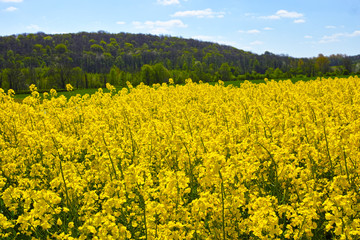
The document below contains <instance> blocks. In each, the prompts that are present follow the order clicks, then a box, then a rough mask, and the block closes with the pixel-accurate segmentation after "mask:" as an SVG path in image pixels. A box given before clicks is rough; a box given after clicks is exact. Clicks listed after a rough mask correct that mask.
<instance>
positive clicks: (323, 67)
mask: <svg viewBox="0 0 360 240" xmlns="http://www.w3.org/2000/svg"><path fill="white" fill-rule="evenodd" d="M315 69H316V71H317V72H320V73H323V74H324V73H327V72H328V71H329V70H330V61H329V59H328V58H327V57H325V56H324V55H323V54H319V56H318V57H317V58H316V60H315Z"/></svg>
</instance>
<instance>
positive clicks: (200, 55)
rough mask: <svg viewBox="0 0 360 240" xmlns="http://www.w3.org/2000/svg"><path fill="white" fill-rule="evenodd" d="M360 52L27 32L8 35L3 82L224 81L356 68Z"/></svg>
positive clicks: (1, 53) (3, 45) (0, 44)
mask: <svg viewBox="0 0 360 240" xmlns="http://www.w3.org/2000/svg"><path fill="white" fill-rule="evenodd" d="M357 60H358V58H356V57H354V58H351V57H346V56H342V55H334V56H333V58H331V57H325V56H322V55H319V57H317V58H301V59H298V58H293V57H289V56H286V55H275V54H272V53H270V52H265V53H264V54H261V55H258V54H254V53H251V52H247V51H243V50H239V49H236V48H234V47H230V46H226V45H221V44H216V43H211V42H204V41H199V40H194V39H184V38H181V37H171V36H155V35H150V34H131V33H118V34H110V33H107V32H104V31H99V32H96V33H88V32H80V33H74V34H46V33H43V32H39V33H36V34H19V35H12V36H4V37H0V71H1V72H0V87H2V88H4V89H8V88H12V89H15V90H21V89H27V87H28V86H29V85H30V84H32V83H34V84H36V85H37V86H38V87H39V88H41V89H49V88H65V84H66V83H71V84H73V85H74V86H76V87H78V88H89V87H101V86H104V85H105V83H106V82H110V83H112V84H114V85H125V83H126V81H130V82H131V83H133V84H138V83H139V82H141V81H143V82H145V83H147V84H152V83H158V82H163V81H167V80H168V78H169V77H172V78H173V79H174V80H175V82H178V83H179V82H182V81H184V80H185V79H186V78H192V79H193V80H194V81H199V80H202V81H217V80H218V79H222V80H223V81H229V80H238V79H256V78H264V77H268V78H283V77H286V78H290V77H292V76H298V75H306V76H316V75H319V76H322V75H325V74H326V75H327V76H328V75H334V74H342V73H344V72H345V73H351V72H353V70H354V69H355V67H354V66H355V65H354V64H355V63H356V61H357Z"/></svg>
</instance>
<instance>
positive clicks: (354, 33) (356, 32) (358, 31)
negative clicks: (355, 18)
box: [348, 30, 360, 37]
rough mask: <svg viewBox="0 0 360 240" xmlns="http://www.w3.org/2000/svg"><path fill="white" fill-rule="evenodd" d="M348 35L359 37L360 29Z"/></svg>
mask: <svg viewBox="0 0 360 240" xmlns="http://www.w3.org/2000/svg"><path fill="white" fill-rule="evenodd" d="M348 36H349V37H357V36H360V30H356V31H354V32H353V33H350V34H349V35H348Z"/></svg>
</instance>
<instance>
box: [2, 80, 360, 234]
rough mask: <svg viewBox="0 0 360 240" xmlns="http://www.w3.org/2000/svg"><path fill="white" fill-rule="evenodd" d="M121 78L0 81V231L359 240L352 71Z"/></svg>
mask: <svg viewBox="0 0 360 240" xmlns="http://www.w3.org/2000/svg"><path fill="white" fill-rule="evenodd" d="M127 85H128V87H127V88H123V89H121V90H119V91H117V90H116V88H115V87H114V86H112V85H110V84H107V85H106V88H107V89H109V90H110V92H107V93H105V92H104V91H102V89H99V91H98V92H97V93H95V94H94V95H91V96H89V95H84V96H80V95H77V96H73V97H71V98H69V99H66V98H65V97H64V96H59V97H57V93H56V90H54V89H52V90H50V92H49V93H44V95H43V97H41V96H40V94H39V93H38V91H37V88H36V86H35V85H31V86H30V90H31V92H32V94H31V96H29V97H27V98H26V99H24V101H23V103H17V102H15V101H14V99H13V96H14V92H13V91H12V90H9V91H8V92H7V93H5V92H4V91H3V90H2V89H0V160H1V161H0V189H1V191H0V236H1V238H3V239H14V238H15V239H16V238H18V239H359V238H360V216H359V212H360V207H359V206H360V203H359V201H360V197H359V191H360V179H359V174H360V168H359V165H360V161H359V159H360V151H359V149H360V118H359V116H360V91H359V89H360V88H359V78H358V77H349V78H334V79H332V78H329V79H325V78H323V79H317V80H314V81H310V82H297V83H295V84H293V83H291V81H289V80H288V81H280V82H275V81H271V80H266V81H265V83H264V84H257V85H256V84H252V83H250V82H245V83H243V84H242V85H241V86H240V87H239V88H235V87H232V86H228V87H225V86H224V83H223V82H222V81H219V83H218V84H217V85H215V86H211V85H209V84H206V83H194V82H192V80H191V79H186V85H184V86H180V85H174V84H173V80H172V79H170V80H169V85H168V84H162V85H160V84H154V85H153V86H151V87H150V86H146V85H144V84H140V85H138V86H137V87H133V86H132V85H131V84H130V83H127ZM66 88H67V89H68V90H69V91H70V90H72V86H71V85H67V86H66Z"/></svg>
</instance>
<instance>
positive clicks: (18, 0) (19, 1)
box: [0, 0, 23, 3]
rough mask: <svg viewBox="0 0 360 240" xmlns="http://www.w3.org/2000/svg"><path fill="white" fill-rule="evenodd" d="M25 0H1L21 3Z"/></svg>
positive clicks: (1, 0)
mask: <svg viewBox="0 0 360 240" xmlns="http://www.w3.org/2000/svg"><path fill="white" fill-rule="evenodd" d="M22 1H23V0H0V2H13V3H21V2H22Z"/></svg>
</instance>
